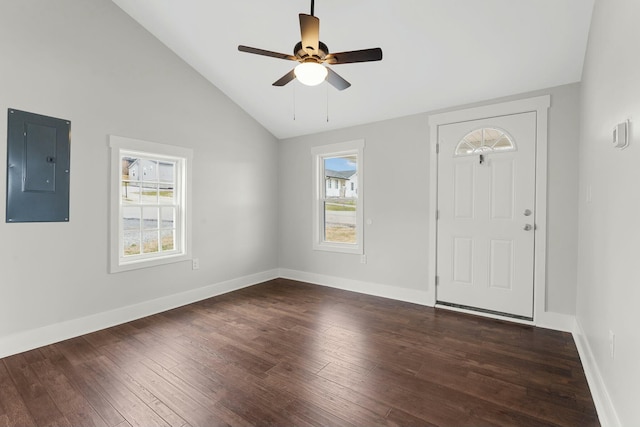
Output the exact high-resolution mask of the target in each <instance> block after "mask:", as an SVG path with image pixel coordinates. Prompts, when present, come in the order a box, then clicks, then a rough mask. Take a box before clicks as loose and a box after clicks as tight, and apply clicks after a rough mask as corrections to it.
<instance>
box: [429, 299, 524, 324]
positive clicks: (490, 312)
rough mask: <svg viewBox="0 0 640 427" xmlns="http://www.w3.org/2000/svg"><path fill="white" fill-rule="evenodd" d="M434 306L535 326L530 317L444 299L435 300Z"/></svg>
mask: <svg viewBox="0 0 640 427" xmlns="http://www.w3.org/2000/svg"><path fill="white" fill-rule="evenodd" d="M435 307H436V308H442V309H444V310H450V311H457V312H459V313H466V314H472V315H475V316H482V317H488V318H491V319H497V320H506V321H507V322H514V323H520V324H523V325H531V326H535V323H534V322H533V318H532V317H526V316H519V315H517V314H508V313H502V312H500V311H494V310H487V309H484V308H477V307H469V306H466V305H461V304H453V303H450V302H445V301H436V305H435Z"/></svg>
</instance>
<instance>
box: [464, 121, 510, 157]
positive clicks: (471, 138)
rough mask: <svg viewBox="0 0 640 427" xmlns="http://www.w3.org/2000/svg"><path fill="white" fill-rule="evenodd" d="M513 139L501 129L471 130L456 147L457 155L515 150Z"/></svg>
mask: <svg viewBox="0 0 640 427" xmlns="http://www.w3.org/2000/svg"><path fill="white" fill-rule="evenodd" d="M515 149H516V146H515V144H514V142H513V139H511V137H509V135H507V134H506V133H505V132H503V131H501V130H500V129H494V128H482V129H476V130H474V131H473V132H469V133H468V134H467V135H466V136H465V137H464V138H462V139H461V140H460V142H459V143H458V145H457V147H456V151H455V155H456V156H466V155H471V154H485V153H490V152H496V151H500V152H504V151H514V150H515Z"/></svg>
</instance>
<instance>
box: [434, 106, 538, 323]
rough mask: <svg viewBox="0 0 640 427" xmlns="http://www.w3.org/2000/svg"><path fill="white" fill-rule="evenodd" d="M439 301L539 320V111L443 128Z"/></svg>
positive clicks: (440, 185) (439, 138)
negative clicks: (536, 240)
mask: <svg viewBox="0 0 640 427" xmlns="http://www.w3.org/2000/svg"><path fill="white" fill-rule="evenodd" d="M438 141H439V154H438V220H437V221H438V222H437V275H438V286H437V289H436V298H437V302H438V303H439V304H443V305H451V306H455V307H460V308H466V309H471V310H478V311H483V312H489V313H494V314H506V315H509V316H511V317H516V318H522V319H532V318H533V283H534V281H533V271H534V236H535V233H534V231H535V158H536V155H535V154H536V113H535V112H528V113H520V114H513V115H506V116H500V117H494V118H487V119H481V120H472V121H466V122H459V123H453V124H447V125H440V126H438Z"/></svg>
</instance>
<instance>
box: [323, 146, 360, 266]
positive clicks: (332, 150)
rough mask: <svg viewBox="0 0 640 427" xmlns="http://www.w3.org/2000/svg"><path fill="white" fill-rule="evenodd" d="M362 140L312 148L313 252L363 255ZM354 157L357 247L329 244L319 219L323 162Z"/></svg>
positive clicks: (347, 244)
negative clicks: (334, 158) (332, 158)
mask: <svg viewBox="0 0 640 427" xmlns="http://www.w3.org/2000/svg"><path fill="white" fill-rule="evenodd" d="M364 147H365V142H364V139H358V140H354V141H347V142H340V143H337V144H328V145H320V146H316V147H312V148H311V171H312V174H313V181H312V182H313V184H312V185H313V197H312V207H311V209H312V224H311V225H312V227H313V229H312V234H311V236H312V247H313V249H314V250H320V251H330V252H342V253H348V254H358V255H362V254H364V236H363V233H364V226H363V223H364V193H365V191H363V189H364ZM349 154H356V156H357V158H358V169H357V174H358V197H357V199H356V243H355V244H350V243H332V242H325V241H324V239H323V236H322V234H323V231H324V229H323V227H322V226H321V224H322V218H323V215H324V211H323V209H324V206H323V205H322V203H320V200H321V199H322V198H323V196H324V192H325V186H326V183H325V180H324V177H321V176H320V175H321V171H323V170H324V165H323V164H322V158H324V157H334V156H335V157H339V156H341V155H349Z"/></svg>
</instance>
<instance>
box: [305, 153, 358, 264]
mask: <svg viewBox="0 0 640 427" xmlns="http://www.w3.org/2000/svg"><path fill="white" fill-rule="evenodd" d="M363 148H364V141H351V142H347V143H341V144H332V145H328V146H322V147H316V148H314V149H313V150H312V153H313V155H314V163H313V166H314V182H315V188H316V195H315V197H314V219H313V223H314V244H313V246H314V249H319V250H328V251H335V252H347V253H359V254H361V253H363V252H362V251H363V245H362V242H363V236H362V222H363V219H362V218H363V213H362V182H363V180H362V176H363V173H362V159H363Z"/></svg>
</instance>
